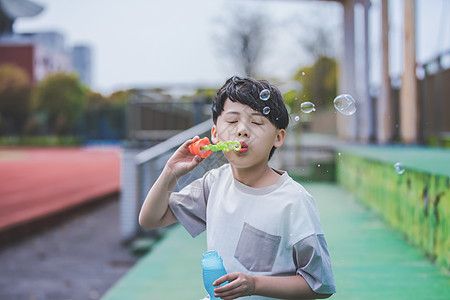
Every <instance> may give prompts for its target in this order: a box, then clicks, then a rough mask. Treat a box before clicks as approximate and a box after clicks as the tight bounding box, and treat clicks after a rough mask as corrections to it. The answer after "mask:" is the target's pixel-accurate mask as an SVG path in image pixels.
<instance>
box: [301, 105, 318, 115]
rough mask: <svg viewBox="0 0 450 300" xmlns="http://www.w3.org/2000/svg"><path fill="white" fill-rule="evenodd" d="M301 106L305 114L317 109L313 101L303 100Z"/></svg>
mask: <svg viewBox="0 0 450 300" xmlns="http://www.w3.org/2000/svg"><path fill="white" fill-rule="evenodd" d="M300 108H301V110H302V112H304V113H305V114H309V113H311V112H313V111H316V106H315V104H314V103H312V102H303V103H302V104H300Z"/></svg>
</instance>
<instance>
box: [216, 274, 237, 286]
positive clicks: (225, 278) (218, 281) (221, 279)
mask: <svg viewBox="0 0 450 300" xmlns="http://www.w3.org/2000/svg"><path fill="white" fill-rule="evenodd" d="M238 276H239V273H228V274H225V275H223V276H221V277H219V278H217V279H216V281H214V282H213V285H214V286H219V285H221V284H222V283H224V282H227V281H230V282H231V281H233V280H235V279H236V278H238Z"/></svg>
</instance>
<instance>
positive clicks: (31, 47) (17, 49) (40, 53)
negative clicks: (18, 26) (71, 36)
mask: <svg viewBox="0 0 450 300" xmlns="http://www.w3.org/2000/svg"><path fill="white" fill-rule="evenodd" d="M63 45H64V37H63V36H62V35H61V34H59V33H56V32H45V33H26V34H12V35H6V36H2V37H0V65H1V64H14V65H17V66H19V67H22V68H23V69H25V70H26V71H27V73H28V75H29V76H30V78H31V79H32V81H33V82H34V83H37V82H39V81H41V80H42V79H44V78H45V77H46V76H47V75H48V74H52V73H56V72H64V73H70V72H72V62H71V55H70V53H69V52H68V51H66V50H65V49H64V46H63Z"/></svg>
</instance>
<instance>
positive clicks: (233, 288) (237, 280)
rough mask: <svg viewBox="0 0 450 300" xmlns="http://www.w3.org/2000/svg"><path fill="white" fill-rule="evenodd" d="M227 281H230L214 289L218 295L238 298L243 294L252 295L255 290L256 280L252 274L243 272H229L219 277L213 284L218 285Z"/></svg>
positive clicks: (223, 297)
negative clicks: (254, 280)
mask: <svg viewBox="0 0 450 300" xmlns="http://www.w3.org/2000/svg"><path fill="white" fill-rule="evenodd" d="M226 281H229V283H227V284H225V285H223V286H221V287H217V288H215V289H214V294H215V296H216V297H220V298H221V299H236V298H239V297H242V296H248V295H252V293H253V291H254V282H253V280H252V278H251V276H248V275H245V274H243V273H239V272H235V273H229V274H227V275H224V276H222V277H220V278H219V279H217V280H216V281H215V282H214V283H213V285H215V286H217V285H220V284H222V283H224V282H226Z"/></svg>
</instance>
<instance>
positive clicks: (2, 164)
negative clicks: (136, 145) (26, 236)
mask: <svg viewBox="0 0 450 300" xmlns="http://www.w3.org/2000/svg"><path fill="white" fill-rule="evenodd" d="M119 190H120V149H119V148H106V149H105V148H58V149H52V148H50V149H49V148H45V149H42V148H36V149H35V148H32V149H28V148H26V149H24V148H16V149H12V148H0V233H1V232H3V231H7V230H8V229H11V228H14V227H17V226H21V225H24V224H27V223H31V222H33V221H37V220H41V219H45V218H46V217H49V216H53V215H55V214H58V213H60V212H63V211H67V210H70V209H71V208H74V207H77V206H80V205H82V204H85V203H88V202H90V201H92V200H95V199H98V198H101V197H104V196H107V195H110V194H113V193H117V192H118V191H119Z"/></svg>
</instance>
